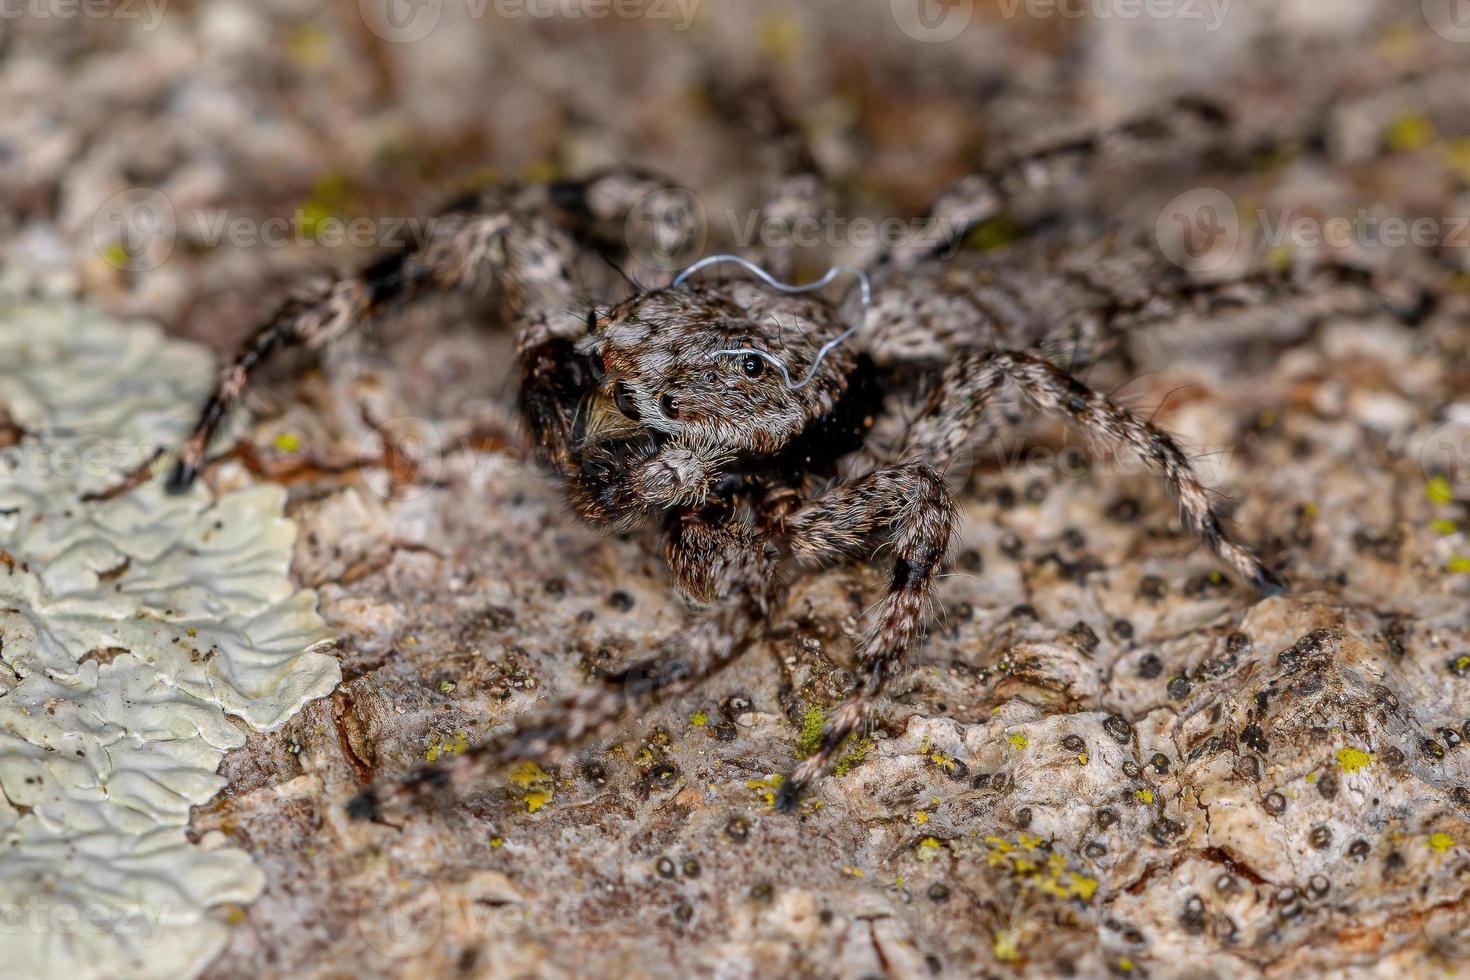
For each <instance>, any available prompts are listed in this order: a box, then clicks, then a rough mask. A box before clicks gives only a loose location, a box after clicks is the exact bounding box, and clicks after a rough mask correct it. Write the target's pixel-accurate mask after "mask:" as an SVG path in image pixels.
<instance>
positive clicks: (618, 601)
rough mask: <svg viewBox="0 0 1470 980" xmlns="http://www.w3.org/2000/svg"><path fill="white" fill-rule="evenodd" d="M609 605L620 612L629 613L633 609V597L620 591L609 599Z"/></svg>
mask: <svg viewBox="0 0 1470 980" xmlns="http://www.w3.org/2000/svg"><path fill="white" fill-rule="evenodd" d="M607 604H608V605H609V606H612V607H613V609H615V610H616V611H618V612H624V613H625V612H627V611H628V610H630V609H632V608H633V597H632V596H631V595H629V594H628V593H626V592H624V591H623V590H622V589H618V590H617V591H616V592H614V593H613V594H612V595H610V596H608V597H607Z"/></svg>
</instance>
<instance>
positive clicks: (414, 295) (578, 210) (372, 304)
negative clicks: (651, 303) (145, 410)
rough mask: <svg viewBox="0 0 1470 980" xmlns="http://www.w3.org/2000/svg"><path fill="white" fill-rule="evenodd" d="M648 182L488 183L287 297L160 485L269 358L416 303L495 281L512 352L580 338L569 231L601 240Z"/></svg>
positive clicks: (178, 478)
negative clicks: (417, 234) (410, 233)
mask: <svg viewBox="0 0 1470 980" xmlns="http://www.w3.org/2000/svg"><path fill="white" fill-rule="evenodd" d="M656 186H658V182H657V181H656V180H654V179H653V178H650V177H647V176H644V175H640V174H634V173H631V172H623V171H608V172H605V173H601V174H597V175H594V176H592V177H589V178H587V179H586V180H582V181H565V182H562V183H559V184H554V185H550V186H546V187H530V188H519V187H503V188H494V189H491V190H489V191H486V192H485V193H483V194H480V195H477V196H475V197H473V198H471V199H468V200H467V201H465V202H463V203H461V204H460V205H457V206H456V207H454V208H451V209H450V210H448V211H445V212H444V213H442V214H440V215H439V216H438V217H436V218H435V219H433V220H432V221H431V222H429V223H428V227H427V229H426V231H425V232H424V233H423V235H422V236H421V240H420V241H418V242H416V243H415V244H414V245H412V246H411V247H407V248H404V249H401V250H400V251H398V252H395V253H392V254H389V255H387V256H384V257H383V258H382V259H380V260H378V261H377V262H375V263H373V264H372V265H370V266H368V267H367V268H366V269H363V270H361V271H360V272H356V273H352V274H349V275H344V276H340V277H338V278H335V279H331V280H328V281H327V282H325V283H323V284H321V285H319V286H317V287H316V288H315V289H313V290H311V291H310V292H307V293H305V294H303V295H300V296H296V297H293V298H291V299H290V300H288V301H287V302H286V303H285V304H283V305H282V306H281V308H280V309H279V310H278V311H277V312H276V313H275V315H274V316H272V317H271V318H270V320H268V321H267V322H266V323H265V325H264V326H262V327H260V328H259V329H258V330H257V331H256V332H255V333H254V334H253V335H252V336H251V337H250V338H249V339H248V340H247V341H246V342H245V344H244V345H243V346H242V347H241V349H240V351H239V353H238V354H237V355H236V356H235V358H234V360H233V361H232V362H231V363H230V364H229V365H227V366H226V367H225V368H224V370H223V371H222V372H221V374H220V378H219V381H218V383H217V385H216V387H215V390H214V392H213V394H212V395H211V396H210V398H209V401H208V402H206V403H205V406H204V408H203V410H202V412H201V413H200V416H199V420H198V422H197V423H196V424H195V427H194V430H193V432H192V434H191V435H190V436H189V438H188V440H187V441H186V442H185V443H184V446H183V448H182V450H181V451H180V454H179V459H178V463H177V464H176V466H175V467H174V470H173V473H172V474H171V476H170V478H169V481H168V487H169V489H170V490H172V491H174V492H182V491H184V490H186V489H188V487H189V486H190V485H192V484H193V482H194V481H195V479H197V477H198V475H199V470H200V467H201V466H202V465H203V461H204V456H205V452H206V450H207V449H208V446H209V441H210V439H211V437H212V436H213V435H214V433H215V430H216V429H218V428H219V426H220V423H221V422H222V421H223V420H224V417H225V415H226V414H227V413H228V412H229V411H230V409H231V408H232V407H233V406H234V405H235V404H236V403H237V402H238V401H239V399H240V396H241V395H242V394H243V393H244V391H245V388H246V386H247V385H248V384H249V383H250V381H251V379H252V377H253V376H254V375H255V374H256V372H257V371H258V370H259V368H260V367H261V366H262V365H263V364H264V363H265V362H266V361H267V360H268V359H269V358H270V357H271V356H273V355H274V354H276V353H279V352H280V351H282V350H284V349H286V348H289V347H295V346H302V347H306V348H309V349H320V348H322V347H324V346H325V345H327V344H329V343H331V342H332V341H334V340H336V339H337V338H339V337H341V336H343V335H345V334H347V333H350V332H352V331H354V330H358V329H361V328H363V327H365V326H367V325H369V324H371V323H373V322H375V321H377V320H379V319H380V318H382V317H383V316H384V315H386V314H388V313H390V312H392V311H393V310H395V309H398V308H401V307H402V306H404V305H406V304H407V303H410V302H412V301H414V300H418V299H422V298H425V297H427V296H429V295H433V294H441V293H449V292H456V291H457V292H471V293H477V292H478V293H483V292H490V291H491V290H492V287H493V288H494V289H495V290H496V291H497V292H498V296H499V298H500V300H501V302H502V304H503V306H504V308H505V310H506V312H507V314H508V316H509V318H510V320H511V321H512V322H515V323H517V324H518V326H519V329H520V333H521V338H520V340H521V343H520V346H521V348H522V349H525V348H526V347H529V346H533V345H535V344H540V343H544V342H547V341H549V340H552V339H554V338H558V337H564V338H569V337H576V336H579V335H580V334H581V333H582V332H583V330H584V326H583V321H582V318H581V316H580V315H579V314H577V313H576V312H575V310H576V309H578V308H579V307H581V305H582V304H581V303H580V301H579V299H578V296H577V290H576V287H575V284H574V282H573V271H574V266H575V264H576V260H577V257H578V254H579V252H578V249H577V245H576V243H575V241H574V238H575V239H576V240H577V241H582V240H585V241H587V242H588V243H590V244H591V245H592V247H594V248H597V247H599V242H600V241H601V239H600V238H598V229H601V228H603V227H604V226H609V225H617V224H618V218H619V216H620V215H621V214H623V213H625V212H626V211H627V210H628V209H630V208H632V207H635V206H636V205H637V203H638V201H639V200H641V198H642V197H643V196H646V194H647V193H649V192H650V189H651V188H653V187H656ZM619 227H620V225H619Z"/></svg>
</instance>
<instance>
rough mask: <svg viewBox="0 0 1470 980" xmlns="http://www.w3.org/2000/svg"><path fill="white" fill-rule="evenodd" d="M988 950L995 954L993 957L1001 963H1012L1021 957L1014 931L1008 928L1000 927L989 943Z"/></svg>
mask: <svg viewBox="0 0 1470 980" xmlns="http://www.w3.org/2000/svg"><path fill="white" fill-rule="evenodd" d="M990 950H991V952H993V953H994V954H995V958H996V959H998V960H1000V961H1001V962H1002V963H1014V962H1016V961H1017V960H1019V959H1020V958H1021V949H1020V945H1019V943H1018V941H1017V937H1016V933H1015V932H1014V931H1013V930H1010V929H1002V930H1000V931H999V932H997V933H996V934H995V939H994V941H992V942H991V944H990Z"/></svg>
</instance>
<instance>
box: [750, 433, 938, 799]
mask: <svg viewBox="0 0 1470 980" xmlns="http://www.w3.org/2000/svg"><path fill="white" fill-rule="evenodd" d="M955 521H956V516H955V505H954V501H953V499H952V497H951V495H950V490H949V487H948V486H946V485H945V482H944V479H943V477H941V476H940V475H939V473H938V472H937V471H936V470H935V469H934V468H933V467H931V466H929V465H928V464H926V463H923V462H920V461H909V462H906V463H901V464H897V465H893V466H886V467H883V468H881V469H878V470H875V471H873V472H872V473H870V474H868V475H867V476H864V477H861V478H860V479H857V480H855V481H853V482H851V483H848V484H845V485H842V486H839V487H836V488H834V489H832V490H830V491H828V492H827V493H825V494H823V495H822V496H821V497H819V498H818V499H817V500H815V501H813V502H812V503H810V504H807V505H805V506H804V507H802V508H800V509H798V510H796V511H795V512H793V513H792V514H790V515H789V516H788V517H787V519H786V523H785V528H784V530H785V533H786V535H787V541H788V546H789V548H790V551H791V554H792V556H793V557H795V558H797V559H799V560H801V561H803V562H808V563H819V562H826V561H830V560H832V559H834V558H838V557H842V556H851V555H854V554H857V553H859V552H868V553H871V552H873V551H874V550H876V549H877V548H880V547H884V546H888V547H891V548H892V549H893V552H894V557H893V567H892V572H891V577H890V580H889V585H888V590H887V592H886V593H885V594H884V596H883V599H882V600H881V601H880V602H879V604H878V609H877V613H876V615H875V616H874V620H873V624H872V626H871V628H870V629H869V630H868V631H867V633H866V634H865V635H864V636H863V640H862V643H861V646H860V653H859V657H858V667H857V674H858V677H857V681H856V683H855V685H854V687H853V690H852V692H851V693H850V694H849V695H848V697H847V700H845V701H844V702H843V703H842V705H841V706H839V707H838V709H837V711H836V712H835V713H834V714H833V715H832V717H831V718H830V719H828V721H827V724H826V727H825V728H824V729H823V730H822V740H821V743H820V745H819V746H818V748H817V751H816V752H815V753H813V754H812V755H811V756H809V757H808V758H806V759H804V760H803V761H802V762H801V764H800V765H798V766H797V767H796V770H795V771H794V772H793V773H792V774H791V776H790V778H788V779H787V780H786V782H785V783H783V784H782V786H781V793H780V797H779V800H778V805H779V806H780V807H781V808H782V809H787V810H789V809H791V808H792V807H794V806H795V805H796V802H797V801H798V800H799V799H800V796H801V793H802V791H803V790H804V789H806V787H808V786H810V785H811V784H812V782H813V781H814V780H816V779H817V778H818V777H820V776H821V775H822V773H823V772H825V771H826V769H827V768H828V766H830V765H831V764H832V761H833V759H834V758H835V757H836V755H837V752H838V751H839V750H840V748H841V747H842V743H843V741H844V740H845V739H846V738H847V737H848V736H849V735H851V734H852V733H854V732H856V731H858V730H859V729H860V728H861V726H862V725H863V723H864V721H865V720H866V719H867V717H868V715H869V712H870V711H871V710H872V708H873V705H874V703H875V702H876V700H877V698H878V696H879V695H880V694H881V693H882V691H883V687H884V685H885V684H886V683H887V682H888V680H889V679H890V678H891V677H893V676H894V675H895V674H897V673H899V672H900V671H901V670H902V669H903V666H904V661H905V659H906V657H907V655H908V651H909V650H910V649H911V648H912V647H913V645H914V643H915V641H916V640H917V639H918V636H919V631H920V629H921V628H922V627H923V625H924V621H925V619H926V615H927V607H928V604H929V601H930V599H931V597H932V593H933V589H934V581H935V578H936V576H937V575H938V574H939V569H940V566H941V565H942V563H943V562H944V560H945V558H946V556H947V555H948V553H949V549H950V543H951V539H952V537H953V533H954V528H955Z"/></svg>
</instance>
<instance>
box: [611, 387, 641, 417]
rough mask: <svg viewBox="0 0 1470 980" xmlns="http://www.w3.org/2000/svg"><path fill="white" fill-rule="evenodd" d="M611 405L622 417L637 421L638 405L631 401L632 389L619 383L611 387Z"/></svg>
mask: <svg viewBox="0 0 1470 980" xmlns="http://www.w3.org/2000/svg"><path fill="white" fill-rule="evenodd" d="M613 403H614V404H615V405H617V406H618V411H620V412H622V413H623V415H624V416H626V417H627V418H630V419H632V420H633V421H634V422H637V421H638V403H637V402H635V401H633V389H631V388H629V387H628V386H627V385H625V384H623V382H621V381H619V382H618V383H617V384H615V385H613Z"/></svg>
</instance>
